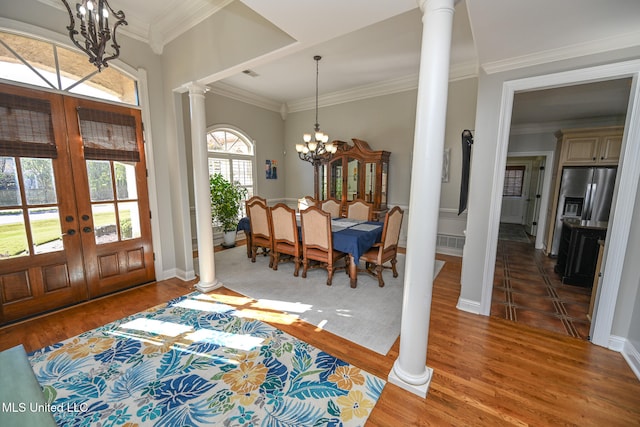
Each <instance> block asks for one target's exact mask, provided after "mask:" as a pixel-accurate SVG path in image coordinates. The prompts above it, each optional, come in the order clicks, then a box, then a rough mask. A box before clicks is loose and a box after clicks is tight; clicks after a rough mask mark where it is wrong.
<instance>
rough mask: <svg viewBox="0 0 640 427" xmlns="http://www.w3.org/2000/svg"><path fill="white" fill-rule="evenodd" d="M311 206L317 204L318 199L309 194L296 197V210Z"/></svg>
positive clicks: (300, 210) (299, 210)
mask: <svg viewBox="0 0 640 427" xmlns="http://www.w3.org/2000/svg"><path fill="white" fill-rule="evenodd" d="M311 206H318V201H317V200H316V199H314V198H313V197H311V196H304V197H302V198H300V199H298V212H302V211H303V210H305V209H307V208H310V207H311Z"/></svg>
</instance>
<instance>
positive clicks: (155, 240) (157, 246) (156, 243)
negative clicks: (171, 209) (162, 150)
mask: <svg viewBox="0 0 640 427" xmlns="http://www.w3.org/2000/svg"><path fill="white" fill-rule="evenodd" d="M137 80H138V99H139V100H140V107H141V108H142V111H141V113H142V123H143V124H144V129H145V130H144V133H143V137H144V151H145V158H146V163H147V188H148V191H147V193H148V195H147V197H148V198H149V209H150V210H151V238H152V245H153V253H154V256H155V260H154V263H153V264H154V267H155V272H156V280H164V279H165V277H164V274H163V268H164V265H163V263H162V244H161V241H160V240H161V239H160V207H159V205H158V187H157V184H156V168H155V157H154V154H153V132H151V110H150V108H149V107H150V105H151V102H150V101H149V85H148V78H147V70H145V69H143V68H139V69H138V78H137Z"/></svg>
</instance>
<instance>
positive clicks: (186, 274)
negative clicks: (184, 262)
mask: <svg viewBox="0 0 640 427" xmlns="http://www.w3.org/2000/svg"><path fill="white" fill-rule="evenodd" d="M164 274H165V276H166V277H167V278H169V277H176V278H178V279H180V280H182V281H185V282H188V281H190V280H193V279H195V278H196V272H195V271H194V270H189V271H185V270H182V269H179V268H172V269H171V270H167V271H165V272H164Z"/></svg>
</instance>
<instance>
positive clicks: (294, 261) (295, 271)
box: [293, 257, 300, 277]
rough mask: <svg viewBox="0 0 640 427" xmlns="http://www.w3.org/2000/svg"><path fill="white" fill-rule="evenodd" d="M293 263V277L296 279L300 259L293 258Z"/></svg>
mask: <svg viewBox="0 0 640 427" xmlns="http://www.w3.org/2000/svg"><path fill="white" fill-rule="evenodd" d="M293 263H294V264H295V270H294V271H293V277H298V271H299V270H300V258H298V257H294V258H293Z"/></svg>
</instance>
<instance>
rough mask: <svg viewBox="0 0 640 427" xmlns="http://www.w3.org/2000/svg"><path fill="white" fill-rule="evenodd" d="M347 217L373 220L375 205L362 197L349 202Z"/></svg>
mask: <svg viewBox="0 0 640 427" xmlns="http://www.w3.org/2000/svg"><path fill="white" fill-rule="evenodd" d="M347 218H353V219H361V220H364V221H371V220H372V219H373V205H372V204H371V203H367V202H365V201H364V200H362V199H355V200H352V201H351V202H347Z"/></svg>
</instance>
